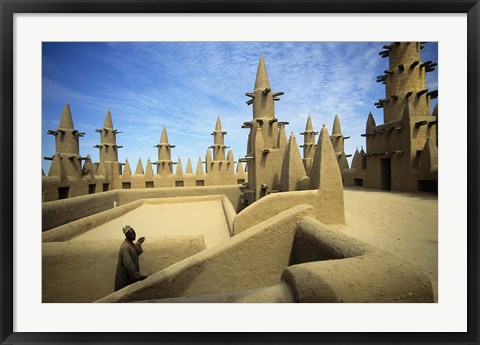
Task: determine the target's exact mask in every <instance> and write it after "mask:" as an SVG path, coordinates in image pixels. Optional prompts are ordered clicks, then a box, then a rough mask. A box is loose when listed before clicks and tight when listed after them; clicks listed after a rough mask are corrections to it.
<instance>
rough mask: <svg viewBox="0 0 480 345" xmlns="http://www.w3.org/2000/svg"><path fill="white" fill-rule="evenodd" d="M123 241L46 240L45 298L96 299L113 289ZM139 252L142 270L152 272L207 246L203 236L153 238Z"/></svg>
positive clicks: (45, 300)
mask: <svg viewBox="0 0 480 345" xmlns="http://www.w3.org/2000/svg"><path fill="white" fill-rule="evenodd" d="M121 242H122V241H95V242H93V241H89V242H80V241H78V242H75V241H70V242H48V243H43V244H42V302H43V303H49V302H50V303H81V302H93V301H96V300H98V299H99V298H102V297H104V296H107V295H109V294H111V293H112V292H113V287H114V282H115V271H116V267H117V259H118V250H119V248H120V244H121ZM143 248H144V253H143V254H142V255H140V256H139V261H140V270H141V272H142V274H146V275H151V274H153V273H155V272H158V271H161V270H163V269H164V268H165V267H168V266H170V265H172V264H174V263H175V262H178V261H181V260H183V259H185V258H187V257H190V256H192V255H194V254H196V253H198V252H200V251H202V250H204V249H205V243H204V241H203V236H201V235H198V236H194V237H193V236H192V237H183V238H163V239H158V240H154V239H149V241H146V242H145V243H144V245H143Z"/></svg>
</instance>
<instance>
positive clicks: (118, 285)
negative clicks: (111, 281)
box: [115, 225, 147, 291]
mask: <svg viewBox="0 0 480 345" xmlns="http://www.w3.org/2000/svg"><path fill="white" fill-rule="evenodd" d="M122 231H123V233H124V235H125V240H124V241H123V242H122V245H121V246H120V251H119V252H118V262H117V273H116V275H115V291H117V290H120V289H122V288H124V287H125V286H127V285H130V284H132V283H135V282H137V281H140V280H143V279H145V278H147V277H146V276H144V275H142V274H140V265H139V263H138V256H139V255H140V254H142V253H143V249H142V243H143V242H144V241H145V237H140V238H139V239H138V241H137V242H136V243H133V241H135V238H136V233H135V230H133V228H132V227H131V226H130V225H125V226H124V227H123V229H122Z"/></svg>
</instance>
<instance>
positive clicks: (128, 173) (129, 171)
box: [122, 158, 132, 176]
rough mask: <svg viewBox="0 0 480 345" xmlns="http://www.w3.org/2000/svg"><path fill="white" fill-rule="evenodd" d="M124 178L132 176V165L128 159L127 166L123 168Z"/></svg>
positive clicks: (126, 159)
mask: <svg viewBox="0 0 480 345" xmlns="http://www.w3.org/2000/svg"><path fill="white" fill-rule="evenodd" d="M122 175H123V176H132V169H130V163H129V162H128V158H125V164H124V166H123V174H122Z"/></svg>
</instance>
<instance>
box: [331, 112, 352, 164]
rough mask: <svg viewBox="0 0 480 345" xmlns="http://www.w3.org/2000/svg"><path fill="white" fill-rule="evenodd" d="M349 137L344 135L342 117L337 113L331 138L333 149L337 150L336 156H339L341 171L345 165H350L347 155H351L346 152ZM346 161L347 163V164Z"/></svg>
mask: <svg viewBox="0 0 480 345" xmlns="http://www.w3.org/2000/svg"><path fill="white" fill-rule="evenodd" d="M349 138H350V137H345V136H343V134H342V128H341V127H340V118H339V117H338V115H335V119H334V120H333V128H332V135H331V136H330V140H331V141H332V145H333V150H334V151H335V156H336V157H337V161H338V166H339V167H340V171H341V170H342V169H344V168H345V166H348V162H347V157H350V156H351V155H346V154H345V140H346V139H349ZM345 163H347V164H346V165H345ZM347 169H348V167H347Z"/></svg>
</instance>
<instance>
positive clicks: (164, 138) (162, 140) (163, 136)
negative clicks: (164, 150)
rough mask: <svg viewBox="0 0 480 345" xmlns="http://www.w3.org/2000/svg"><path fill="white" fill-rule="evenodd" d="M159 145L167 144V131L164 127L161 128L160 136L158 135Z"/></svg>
mask: <svg viewBox="0 0 480 345" xmlns="http://www.w3.org/2000/svg"><path fill="white" fill-rule="evenodd" d="M160 144H168V136H167V129H166V128H165V126H163V128H162V134H161V135H160Z"/></svg>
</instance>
